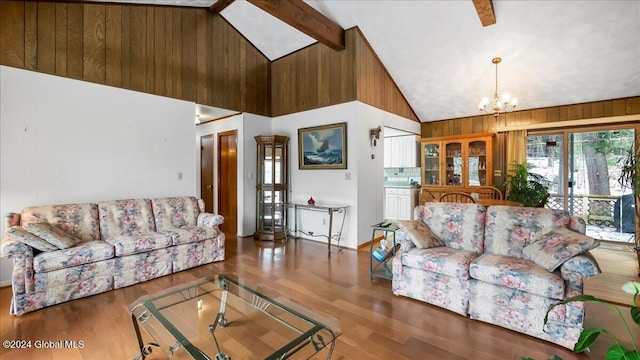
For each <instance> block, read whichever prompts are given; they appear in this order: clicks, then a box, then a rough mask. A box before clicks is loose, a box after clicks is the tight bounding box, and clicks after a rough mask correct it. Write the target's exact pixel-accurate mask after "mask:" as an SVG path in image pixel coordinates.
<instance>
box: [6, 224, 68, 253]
mask: <svg viewBox="0 0 640 360" xmlns="http://www.w3.org/2000/svg"><path fill="white" fill-rule="evenodd" d="M7 236H8V237H9V239H11V240H14V241H18V242H21V243H23V244H26V245H29V246H31V247H32V248H34V249H36V250H40V251H54V250H58V248H57V247H55V246H53V245H52V244H51V243H49V242H48V241H46V240H44V239H43V238H41V237H39V236H36V235H34V234H32V233H30V232H28V231H27V230H25V229H23V228H22V227H21V226H12V227H10V228H9V229H7Z"/></svg>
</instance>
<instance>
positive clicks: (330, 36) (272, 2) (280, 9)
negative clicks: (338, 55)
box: [220, 0, 344, 50]
mask: <svg viewBox="0 0 640 360" xmlns="http://www.w3.org/2000/svg"><path fill="white" fill-rule="evenodd" d="M220 1H221V0H220ZM248 1H249V3H251V4H253V5H255V6H257V7H258V8H260V9H262V10H264V11H266V12H268V13H269V14H271V15H273V16H275V17H277V18H278V19H280V20H282V21H284V22H285V23H287V24H289V25H291V26H293V27H294V28H296V29H298V30H300V31H302V32H303V33H305V34H307V35H309V36H311V37H312V38H314V39H316V40H318V41H319V42H321V43H323V44H325V45H327V46H328V47H330V48H332V49H334V50H342V49H344V29H343V28H341V27H340V25H338V24H336V23H335V22H333V21H331V19H329V18H327V17H326V16H324V15H322V13H320V12H319V11H317V10H316V9H314V8H313V7H311V6H310V5H308V4H306V3H305V2H304V1H302V0H248Z"/></svg>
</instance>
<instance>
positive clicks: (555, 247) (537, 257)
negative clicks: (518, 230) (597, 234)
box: [522, 228, 600, 271]
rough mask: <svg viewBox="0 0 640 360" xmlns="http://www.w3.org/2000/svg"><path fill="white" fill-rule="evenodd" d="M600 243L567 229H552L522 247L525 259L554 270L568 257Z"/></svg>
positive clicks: (548, 269)
mask: <svg viewBox="0 0 640 360" xmlns="http://www.w3.org/2000/svg"><path fill="white" fill-rule="evenodd" d="M598 245H600V242H598V240H596V239H594V238H592V237H589V236H586V235H583V234H580V233H577V232H575V231H571V230H569V229H566V228H563V229H556V230H552V231H550V232H548V233H546V234H544V235H542V237H541V238H540V240H538V241H535V242H533V243H531V244H529V245H527V246H525V247H524V249H522V252H523V253H524V257H525V259H528V260H531V261H533V262H534V263H536V264H537V265H539V266H541V267H543V268H545V269H547V271H554V270H555V269H557V268H558V267H559V266H560V265H562V263H564V262H565V261H567V260H569V259H570V258H572V257H574V256H576V255H580V254H582V253H585V252H586V251H588V250H591V249H593V248H595V247H597V246H598Z"/></svg>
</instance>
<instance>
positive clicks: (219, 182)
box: [215, 129, 241, 235]
mask: <svg viewBox="0 0 640 360" xmlns="http://www.w3.org/2000/svg"><path fill="white" fill-rule="evenodd" d="M229 135H234V136H235V139H236V158H235V163H236V164H235V165H236V199H235V211H236V214H235V215H236V216H235V219H236V224H235V228H236V234H232V235H237V233H238V231H239V228H240V227H239V222H240V220H241V219H240V218H239V217H238V174H237V169H238V130H237V129H233V130H227V131H223V132H219V133H218V134H217V136H216V141H217V144H216V148H217V149H218V155H217V156H216V160H217V164H216V166H215V169H216V180H217V196H216V206H217V213H220V207H221V206H220V200H221V197H222V196H221V195H222V194H223V192H222V185H223V184H222V172H221V171H220V166H221V165H220V164H221V156H222V151H221V150H222V149H221V148H220V147H221V141H220V138H221V137H223V136H229Z"/></svg>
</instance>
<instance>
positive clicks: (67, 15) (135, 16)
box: [0, 1, 271, 116]
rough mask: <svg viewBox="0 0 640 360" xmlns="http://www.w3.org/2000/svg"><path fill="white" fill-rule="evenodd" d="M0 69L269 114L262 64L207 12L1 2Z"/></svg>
mask: <svg viewBox="0 0 640 360" xmlns="http://www.w3.org/2000/svg"><path fill="white" fill-rule="evenodd" d="M0 64H2V65H7V66H12V67H17V68H24V69H27V70H33V71H38V72H43V73H48V74H53V75H59V76H64V77H69V78H73V79H79V80H84V81H90V82H94V83H98V84H104V85H110V86H115V87H120V88H124V89H131V90H136V91H141V92H146V93H150V94H155V95H161V96H167V97H171V98H176V99H183V100H188V101H194V102H197V103H199V104H204V105H210V106H216V107H221V108H225V109H231V110H237V111H247V112H251V113H255V114H260V115H266V116H270V115H271V114H270V107H271V104H270V103H271V98H270V91H269V87H270V65H269V60H268V59H267V58H266V57H265V56H264V55H262V54H261V53H260V52H259V51H258V50H257V49H255V48H254V47H253V45H251V43H249V42H248V41H247V40H246V39H245V38H244V37H243V36H242V35H240V34H239V33H238V32H237V31H236V30H235V29H234V28H233V27H231V26H230V25H229V24H228V23H227V22H226V21H225V20H224V19H222V18H221V17H220V16H219V15H213V14H212V13H211V12H210V11H209V10H208V9H206V8H204V9H203V8H180V7H170V6H142V5H115V4H87V3H64V2H33V1H0Z"/></svg>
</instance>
